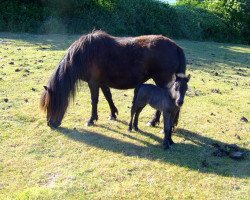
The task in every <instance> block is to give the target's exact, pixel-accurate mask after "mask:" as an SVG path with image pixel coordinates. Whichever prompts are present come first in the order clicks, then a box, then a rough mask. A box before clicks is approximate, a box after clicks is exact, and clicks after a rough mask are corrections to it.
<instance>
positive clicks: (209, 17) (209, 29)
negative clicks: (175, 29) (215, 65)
mask: <svg viewBox="0 0 250 200" xmlns="http://www.w3.org/2000/svg"><path fill="white" fill-rule="evenodd" d="M175 9H176V11H177V14H178V16H179V20H180V21H179V23H180V24H181V26H180V27H181V36H182V37H184V38H188V39H196V40H197V39H198V40H215V41H230V40H231V39H232V38H233V39H234V40H237V35H236V34H235V33H234V32H233V30H232V28H230V27H229V26H228V25H227V24H226V21H225V20H224V19H223V18H221V17H219V16H218V15H216V14H214V13H212V12H209V11H207V10H205V9H202V8H195V7H191V6H182V5H179V6H176V7H175Z"/></svg>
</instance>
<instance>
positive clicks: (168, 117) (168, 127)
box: [163, 111, 171, 150]
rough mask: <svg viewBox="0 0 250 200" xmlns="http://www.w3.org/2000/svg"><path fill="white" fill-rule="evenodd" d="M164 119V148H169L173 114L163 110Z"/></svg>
mask: <svg viewBox="0 0 250 200" xmlns="http://www.w3.org/2000/svg"><path fill="white" fill-rule="evenodd" d="M163 119H164V134H165V135H164V139H163V148H164V149H165V150H166V149H169V148H170V144H171V141H170V139H171V114H170V113H168V112H166V111H164V112H163Z"/></svg>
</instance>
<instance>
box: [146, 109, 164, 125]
mask: <svg viewBox="0 0 250 200" xmlns="http://www.w3.org/2000/svg"><path fill="white" fill-rule="evenodd" d="M160 117H161V112H160V111H159V110H157V111H156V112H155V114H154V118H153V119H152V120H151V121H149V122H148V123H147V125H148V126H153V127H155V126H156V124H159V123H160Z"/></svg>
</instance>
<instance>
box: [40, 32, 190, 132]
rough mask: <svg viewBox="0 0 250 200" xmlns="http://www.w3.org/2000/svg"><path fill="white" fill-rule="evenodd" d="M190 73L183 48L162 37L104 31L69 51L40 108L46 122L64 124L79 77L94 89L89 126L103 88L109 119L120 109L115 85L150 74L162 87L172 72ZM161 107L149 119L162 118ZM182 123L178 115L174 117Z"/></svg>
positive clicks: (133, 83) (82, 39) (131, 85)
mask: <svg viewBox="0 0 250 200" xmlns="http://www.w3.org/2000/svg"><path fill="white" fill-rule="evenodd" d="M185 71H186V60H185V55H184V53H183V50H182V49H181V48H180V47H179V46H177V45H176V44H175V43H174V42H173V41H172V40H170V39H168V38H166V37H164V36H162V35H145V36H139V37H113V36H111V35H109V34H107V33H105V32H103V31H94V32H92V33H89V34H87V35H83V36H81V37H80V38H79V39H78V40H76V41H75V42H74V43H73V44H72V45H71V46H70V47H69V49H68V50H67V52H66V55H65V56H64V57H63V59H62V60H61V62H60V63H59V65H58V66H57V67H56V69H55V71H54V73H53V74H52V76H51V77H50V79H49V81H48V83H47V85H46V86H44V88H45V90H44V92H43V94H42V96H41V102H40V105H41V108H42V110H44V111H47V124H48V126H50V127H53V128H56V127H58V126H60V124H61V121H62V119H63V116H64V114H65V112H66V109H67V107H68V104H69V100H70V98H71V97H72V98H74V96H75V93H76V88H77V84H78V83H79V81H81V80H82V81H86V82H87V83H88V86H89V88H90V93H91V104H92V113H91V117H90V119H89V120H88V125H91V124H93V123H94V121H95V120H98V115H97V103H98V96H99V89H100V88H101V90H102V92H103V94H104V96H105V98H106V100H107V101H108V103H109V106H110V110H111V118H116V113H118V110H117V108H116V107H115V105H114V103H113V100H112V95H111V92H110V89H109V88H110V87H111V88H116V89H130V88H135V87H136V86H137V85H138V84H140V83H144V82H146V81H147V80H149V79H150V78H152V79H153V80H154V82H155V83H156V85H157V86H159V87H164V86H165V85H166V84H168V83H169V82H170V81H171V80H172V76H173V74H177V73H183V74H185ZM159 118H160V111H157V112H156V113H155V116H154V119H153V120H152V121H151V122H150V124H151V125H153V126H154V125H155V124H156V123H157V122H159ZM175 121H176V123H175V124H176V125H177V121H178V114H177V118H176V120H175Z"/></svg>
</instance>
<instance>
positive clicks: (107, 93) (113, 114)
mask: <svg viewBox="0 0 250 200" xmlns="http://www.w3.org/2000/svg"><path fill="white" fill-rule="evenodd" d="M101 89H102V92H103V94H104V96H105V98H106V100H107V101H108V104H109V107H110V111H111V114H110V116H109V119H110V120H115V119H116V114H118V110H117V108H116V107H115V104H114V102H113V99H112V94H111V92H110V89H109V87H107V86H101Z"/></svg>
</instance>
